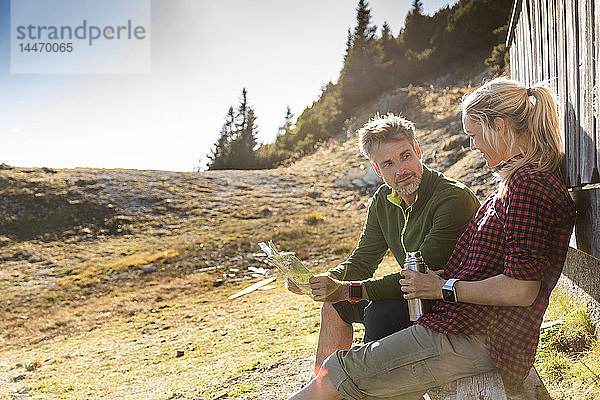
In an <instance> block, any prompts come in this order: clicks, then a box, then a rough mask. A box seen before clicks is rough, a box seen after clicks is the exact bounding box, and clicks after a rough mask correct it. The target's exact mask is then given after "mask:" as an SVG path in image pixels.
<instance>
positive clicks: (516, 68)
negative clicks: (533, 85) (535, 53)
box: [510, 0, 527, 81]
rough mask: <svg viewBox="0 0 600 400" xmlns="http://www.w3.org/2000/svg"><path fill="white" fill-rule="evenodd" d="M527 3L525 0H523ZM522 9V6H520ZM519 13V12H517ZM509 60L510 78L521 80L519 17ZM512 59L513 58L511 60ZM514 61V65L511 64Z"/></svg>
mask: <svg viewBox="0 0 600 400" xmlns="http://www.w3.org/2000/svg"><path fill="white" fill-rule="evenodd" d="M525 1H527V0H525ZM521 7H522V5H521ZM519 13H521V11H519ZM510 51H511V56H510V57H511V58H510V77H511V78H512V79H514V80H516V81H522V79H523V74H524V72H523V58H524V54H523V18H522V17H519V22H518V23H517V26H516V28H515V37H514V39H513V42H512V45H511V48H510ZM513 57H514V58H513ZM513 60H514V64H513Z"/></svg>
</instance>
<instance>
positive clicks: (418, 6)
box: [409, 0, 423, 15]
mask: <svg viewBox="0 0 600 400" xmlns="http://www.w3.org/2000/svg"><path fill="white" fill-rule="evenodd" d="M409 13H412V14H413V15H423V2H422V1H421V0H413V3H412V8H411V10H410V11H409Z"/></svg>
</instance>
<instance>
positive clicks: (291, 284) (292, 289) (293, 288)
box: [285, 278, 304, 294]
mask: <svg viewBox="0 0 600 400" xmlns="http://www.w3.org/2000/svg"><path fill="white" fill-rule="evenodd" d="M285 288H286V289H287V290H289V291H290V292H292V293H294V294H304V293H302V290H300V288H299V287H298V286H297V285H296V284H295V283H294V281H292V280H291V279H290V278H287V280H286V281H285Z"/></svg>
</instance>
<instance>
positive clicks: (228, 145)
mask: <svg viewBox="0 0 600 400" xmlns="http://www.w3.org/2000/svg"><path fill="white" fill-rule="evenodd" d="M257 134H258V127H257V125H256V114H255V112H254V109H253V108H252V107H251V106H250V105H249V104H248V92H247V91H246V88H243V89H242V96H241V99H240V104H239V106H238V107H237V110H235V111H234V109H233V107H229V110H228V112H227V115H226V117H225V124H223V127H222V128H221V133H220V136H219V138H218V139H217V142H216V143H215V144H214V145H213V148H212V149H211V153H210V154H208V158H209V160H210V161H209V162H208V164H207V166H208V169H251V168H254V167H255V154H254V151H255V149H256V146H257Z"/></svg>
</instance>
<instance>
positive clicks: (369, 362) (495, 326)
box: [291, 79, 575, 400]
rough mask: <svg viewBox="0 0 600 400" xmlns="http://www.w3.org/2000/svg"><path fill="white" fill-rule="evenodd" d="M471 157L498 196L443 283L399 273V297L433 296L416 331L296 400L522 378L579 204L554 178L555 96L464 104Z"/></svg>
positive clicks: (508, 86)
mask: <svg viewBox="0 0 600 400" xmlns="http://www.w3.org/2000/svg"><path fill="white" fill-rule="evenodd" d="M462 107H463V117H462V120H463V126H464V130H465V133H466V134H467V135H469V137H470V140H471V149H472V150H477V151H480V152H481V153H482V154H483V156H484V158H485V160H486V162H487V165H488V166H489V167H497V166H499V167H500V171H499V173H498V175H499V179H500V183H499V185H498V188H497V190H496V191H495V192H494V193H493V194H492V195H491V196H490V197H489V198H488V199H487V200H486V201H485V203H484V204H483V205H482V206H481V208H480V209H479V210H478V212H477V214H476V215H475V217H474V218H473V220H472V221H471V223H470V224H469V226H468V227H467V229H466V231H465V232H464V233H463V235H462V236H461V238H460V239H459V241H458V243H457V245H456V248H455V249H454V252H453V253H452V256H451V257H450V260H449V261H448V263H447V265H446V267H445V269H444V272H443V274H442V276H439V275H437V274H435V273H433V272H431V271H428V272H427V273H426V274H422V273H418V272H414V271H404V274H403V275H404V278H403V279H401V280H400V284H401V285H402V291H403V292H404V297H405V298H406V299H414V298H423V299H434V300H436V301H435V304H434V307H433V311H432V312H431V313H429V314H425V315H424V316H422V317H421V318H420V319H419V320H418V321H417V323H416V324H415V325H413V326H411V327H409V328H407V329H405V330H402V331H400V332H397V333H395V334H393V335H390V336H388V337H386V338H384V339H382V340H380V341H377V342H371V343H367V344H365V345H364V346H357V347H353V348H352V349H351V350H350V351H347V352H344V351H338V352H336V353H334V354H332V355H331V356H330V357H329V358H328V359H327V360H326V362H325V363H324V364H323V367H322V369H321V371H320V373H319V376H318V377H317V378H316V379H314V380H313V381H312V382H310V383H309V385H307V386H306V387H305V388H304V389H302V390H301V391H300V392H298V393H296V394H295V395H293V396H292V397H291V399H295V400H298V399H341V398H345V399H375V398H388V399H420V398H421V396H422V395H423V394H424V393H425V392H426V391H427V389H429V388H431V387H434V386H439V385H443V384H445V383H447V382H450V381H453V380H456V379H459V378H462V377H465V376H469V375H474V374H479V373H482V372H486V371H489V370H492V369H496V368H497V369H499V370H500V372H501V373H502V375H503V378H504V381H505V383H508V384H514V383H518V382H520V381H522V380H523V379H524V378H525V377H526V376H527V373H528V371H529V369H530V368H531V366H532V365H533V360H534V356H535V350H536V346H537V342H538V337H539V327H540V325H541V322H542V317H543V314H544V311H545V310H546V307H547V305H548V298H549V296H550V292H551V291H552V289H553V288H554V286H555V285H556V282H557V280H558V277H559V276H560V272H561V270H562V267H563V264H564V261H565V257H566V251H567V247H568V241H569V236H570V234H571V231H572V229H573V225H574V222H575V206H574V203H573V201H572V200H571V198H570V196H569V194H568V191H567V189H566V187H565V186H564V183H563V180H562V178H561V175H560V165H561V162H562V157H563V151H562V148H563V144H562V136H561V133H560V131H559V125H558V115H557V113H556V105H555V103H554V99H553V96H552V93H551V92H550V91H549V90H548V89H547V88H545V87H543V86H539V85H538V86H534V87H531V88H526V87H524V86H522V85H521V84H519V83H517V82H514V81H510V80H507V79H495V80H493V81H491V82H489V83H487V84H485V85H484V86H482V87H480V88H479V89H477V90H476V91H474V92H473V93H471V94H470V95H468V96H467V97H465V98H464V99H463V104H462Z"/></svg>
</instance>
